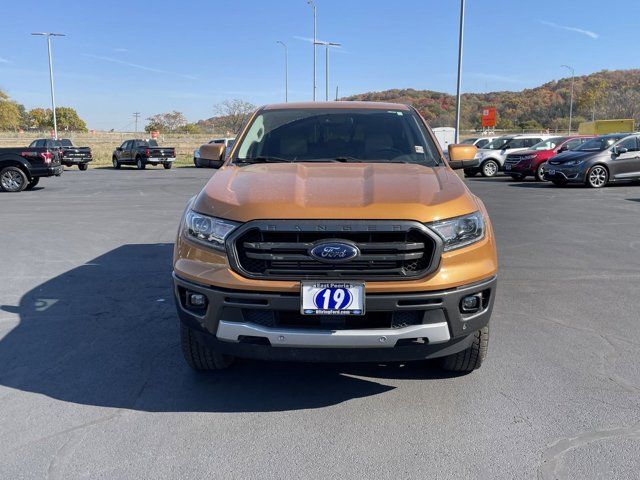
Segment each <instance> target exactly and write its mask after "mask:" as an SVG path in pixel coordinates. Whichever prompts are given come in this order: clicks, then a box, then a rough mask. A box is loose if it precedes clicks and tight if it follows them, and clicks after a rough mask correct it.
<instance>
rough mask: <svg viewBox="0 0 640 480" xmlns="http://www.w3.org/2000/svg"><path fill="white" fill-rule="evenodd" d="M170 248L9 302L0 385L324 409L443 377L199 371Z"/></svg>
mask: <svg viewBox="0 0 640 480" xmlns="http://www.w3.org/2000/svg"><path fill="white" fill-rule="evenodd" d="M171 251H172V245H171V244H149V245H147V244H145V245H124V246H122V247H119V248H117V249H115V250H112V251H110V252H108V253H106V254H104V255H102V256H100V257H98V258H96V259H94V260H92V261H91V262H88V263H86V264H84V265H82V266H80V267H77V268H75V269H73V270H70V271H68V272H66V273H64V274H62V275H59V276H58V277H55V278H52V279H51V280H48V281H47V282H45V283H43V284H41V285H39V286H38V287H36V288H34V289H33V290H31V291H29V292H27V293H26V294H25V295H24V296H23V297H22V298H21V300H20V302H19V305H2V306H1V307H0V308H2V310H4V311H6V312H11V313H16V314H18V315H19V317H20V322H19V324H18V325H17V326H16V327H15V328H14V329H13V330H11V331H10V332H9V333H8V334H6V335H5V336H4V337H3V338H2V339H0V384H2V385H4V386H6V387H10V388H13V389H17V390H22V391H27V392H33V393H38V394H42V395H46V396H48V397H51V398H54V399H57V400H62V401H66V402H72V403H77V404H83V405H95V406H102V407H114V408H127V409H134V410H141V411H152V412H159V411H163V412H164V411H170V412H175V411H189V412H195V411H198V412H200V411H206V412H209V411H211V412H261V411H284V410H297V409H310V408H321V407H325V406H329V405H334V404H338V403H341V402H344V401H347V400H350V399H353V398H360V397H367V396H371V395H377V394H381V393H384V392H387V391H389V390H392V389H394V388H395V387H394V386H389V385H384V384H381V383H380V382H378V381H376V380H377V379H429V378H443V374H442V373H440V371H438V370H437V369H431V368H427V367H426V366H425V364H424V363H418V364H411V365H407V366H401V365H384V366H383V365H322V364H313V365H309V364H294V363H268V362H252V361H239V362H238V364H237V365H235V366H234V367H232V368H230V369H229V370H226V371H224V372H220V373H211V374H196V373H194V372H191V371H190V369H189V368H188V367H187V366H186V364H185V363H184V361H183V359H182V355H181V352H180V347H179V342H178V323H177V316H176V314H175V307H174V304H173V299H172V293H171V292H172V290H171V283H170V268H171V267H170V265H171ZM352 375H358V376H366V377H368V378H367V379H363V378H354V377H353V376H352ZM445 376H446V375H445Z"/></svg>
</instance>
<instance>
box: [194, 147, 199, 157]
mask: <svg viewBox="0 0 640 480" xmlns="http://www.w3.org/2000/svg"><path fill="white" fill-rule="evenodd" d="M193 156H194V157H195V158H200V149H199V148H197V149H195V150H194V151H193Z"/></svg>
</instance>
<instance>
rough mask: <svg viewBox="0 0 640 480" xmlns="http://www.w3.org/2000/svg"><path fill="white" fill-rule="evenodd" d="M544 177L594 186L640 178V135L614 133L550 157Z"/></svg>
mask: <svg viewBox="0 0 640 480" xmlns="http://www.w3.org/2000/svg"><path fill="white" fill-rule="evenodd" d="M544 178H545V179H546V180H551V181H552V182H553V183H554V185H565V184H567V183H585V184H586V185H588V186H589V187H593V188H601V187H604V186H605V185H606V184H607V183H609V182H617V181H621V180H636V179H640V135H638V134H634V135H629V134H628V133H614V134H611V135H602V136H600V137H596V138H593V139H591V140H589V141H588V142H585V143H583V144H582V145H581V146H579V147H578V148H576V149H575V150H572V151H569V152H563V153H560V154H559V155H556V156H555V157H553V158H552V159H550V160H549V161H548V162H547V168H546V170H545V174H544Z"/></svg>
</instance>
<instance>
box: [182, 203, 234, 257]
mask: <svg viewBox="0 0 640 480" xmlns="http://www.w3.org/2000/svg"><path fill="white" fill-rule="evenodd" d="M238 225H239V224H238V223H235V222H230V221H229V220H222V219H220V218H215V217H209V216H208V215H203V214H201V213H197V212H194V211H193V210H189V211H188V212H187V216H186V218H185V235H186V236H187V237H188V238H190V239H191V240H194V241H196V242H198V243H201V244H203V245H207V246H209V247H212V248H217V249H219V250H224V241H225V240H226V238H227V236H229V234H230V233H231V232H232V231H233V230H235V229H236V227H237V226H238Z"/></svg>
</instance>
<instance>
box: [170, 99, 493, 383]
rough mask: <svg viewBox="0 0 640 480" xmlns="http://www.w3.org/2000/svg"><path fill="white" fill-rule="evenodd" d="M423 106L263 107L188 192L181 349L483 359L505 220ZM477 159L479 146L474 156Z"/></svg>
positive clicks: (311, 356)
mask: <svg viewBox="0 0 640 480" xmlns="http://www.w3.org/2000/svg"><path fill="white" fill-rule="evenodd" d="M475 152H476V148H475V147H473V146H467V145H464V146H463V145H455V146H454V145H450V146H449V156H450V161H449V162H448V163H447V162H446V161H445V159H444V158H443V156H442V152H441V151H440V149H439V147H438V146H437V143H436V140H435V137H434V135H433V133H432V132H431V130H430V129H429V127H428V126H427V125H426V123H425V122H424V120H423V119H422V118H421V117H420V115H419V114H418V112H417V111H416V110H415V109H413V108H412V107H408V106H405V105H400V104H393V103H369V102H315V103H306V104H305V103H303V104H281V105H272V106H267V107H262V108H261V109H259V110H258V111H257V112H256V113H255V114H254V115H253V116H252V118H251V120H250V121H249V123H248V125H247V126H246V127H245V129H244V131H243V133H242V134H241V135H240V136H239V137H238V141H237V142H236V144H235V145H234V147H233V149H232V151H231V153H230V156H229V157H227V158H226V159H225V164H224V165H223V166H222V168H220V170H219V171H218V172H217V173H216V174H215V175H214V176H213V177H212V178H211V179H210V180H209V182H208V183H207V185H206V186H205V187H204V188H203V190H202V191H201V192H200V193H199V194H198V195H197V196H195V197H194V198H193V199H192V200H191V201H190V202H189V204H188V205H187V208H186V209H185V212H184V215H183V217H182V220H181V221H180V227H179V232H178V235H177V238H176V243H175V249H174V257H173V280H174V293H175V303H176V307H177V311H178V315H179V317H180V320H181V323H180V325H181V326H180V334H181V345H182V352H183V354H184V357H185V359H186V361H187V363H188V364H189V365H190V366H191V367H192V368H194V369H197V370H214V369H220V368H224V367H226V366H228V365H229V364H230V363H231V361H232V360H233V358H234V357H249V358H258V359H277V360H298V361H330V362H337V361H408V360H420V359H427V358H436V357H438V358H440V362H441V364H442V366H443V367H444V368H446V369H449V370H454V371H471V370H473V369H476V368H478V367H480V365H481V364H482V362H483V360H484V358H485V355H486V352H487V343H488V340H489V318H490V316H491V311H492V308H493V303H494V299H495V292H496V273H497V258H496V247H495V240H494V235H493V229H492V227H491V223H490V221H489V217H488V215H487V211H486V209H485V207H484V205H483V203H482V201H481V200H480V199H479V198H478V197H476V196H475V195H473V194H472V193H471V192H470V191H469V190H468V189H467V187H466V186H465V184H464V182H463V181H462V180H461V179H460V178H459V177H458V176H457V175H456V174H455V173H454V172H453V171H452V168H463V167H470V166H472V165H473V164H474V163H475V160H473V155H474V154H475ZM468 159H469V160H468Z"/></svg>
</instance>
